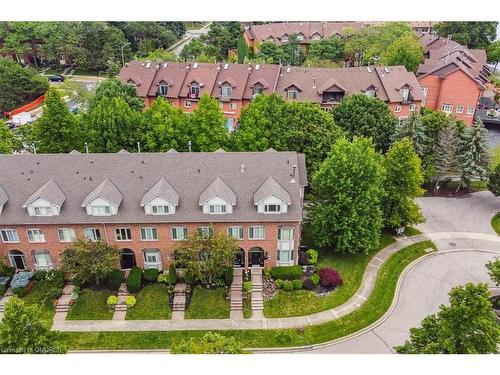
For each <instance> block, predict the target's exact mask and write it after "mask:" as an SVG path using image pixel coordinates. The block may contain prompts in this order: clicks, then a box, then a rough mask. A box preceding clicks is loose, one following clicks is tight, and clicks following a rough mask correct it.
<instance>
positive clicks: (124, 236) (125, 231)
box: [115, 228, 132, 241]
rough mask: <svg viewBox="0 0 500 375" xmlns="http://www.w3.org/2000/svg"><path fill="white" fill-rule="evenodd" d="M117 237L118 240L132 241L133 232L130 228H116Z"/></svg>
mask: <svg viewBox="0 0 500 375" xmlns="http://www.w3.org/2000/svg"><path fill="white" fill-rule="evenodd" d="M115 237H116V240H117V241H131V240H132V233H131V232H130V228H116V229H115Z"/></svg>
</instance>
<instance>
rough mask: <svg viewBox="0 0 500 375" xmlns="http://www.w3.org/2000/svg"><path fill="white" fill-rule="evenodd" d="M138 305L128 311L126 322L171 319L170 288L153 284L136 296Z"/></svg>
mask: <svg viewBox="0 0 500 375" xmlns="http://www.w3.org/2000/svg"><path fill="white" fill-rule="evenodd" d="M134 296H135V298H136V299H137V303H136V304H135V306H134V307H132V308H129V309H128V310H127V315H126V317H125V319H126V320H152V319H170V318H171V317H172V310H171V309H170V306H169V294H168V286H167V285H165V284H151V285H147V286H145V287H144V288H143V289H142V290H141V291H140V292H139V293H136V294H134Z"/></svg>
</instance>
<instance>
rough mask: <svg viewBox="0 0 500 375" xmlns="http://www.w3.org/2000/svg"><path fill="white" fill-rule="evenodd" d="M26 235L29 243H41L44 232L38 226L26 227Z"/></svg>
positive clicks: (43, 239)
mask: <svg viewBox="0 0 500 375" xmlns="http://www.w3.org/2000/svg"><path fill="white" fill-rule="evenodd" d="M26 237H27V238H28V242H30V243H43V242H45V234H44V233H43V230H41V229H39V228H29V229H26Z"/></svg>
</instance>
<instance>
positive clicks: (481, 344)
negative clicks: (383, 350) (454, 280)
mask: <svg viewBox="0 0 500 375" xmlns="http://www.w3.org/2000/svg"><path fill="white" fill-rule="evenodd" d="M449 296H450V306H444V305H441V306H440V308H439V312H438V313H437V314H435V315H429V316H428V317H426V318H425V319H424V320H423V321H422V325H421V327H418V328H412V329H410V340H408V341H406V342H405V344H404V345H402V346H398V347H396V348H395V349H396V351H397V352H398V353H403V354H489V353H498V345H499V344H500V326H499V325H498V323H497V317H496V315H495V313H494V312H493V310H492V308H491V302H490V301H489V299H488V298H489V296H490V293H489V291H488V287H487V285H486V284H478V285H474V284H472V283H467V284H466V285H465V286H460V287H455V288H453V289H452V290H451V292H450V293H449Z"/></svg>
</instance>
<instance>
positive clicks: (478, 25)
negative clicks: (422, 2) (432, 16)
mask: <svg viewBox="0 0 500 375" xmlns="http://www.w3.org/2000/svg"><path fill="white" fill-rule="evenodd" d="M497 25H498V22H496V21H495V22H490V21H488V22H486V21H479V22H471V21H449V22H440V23H438V24H437V25H436V26H434V29H435V30H436V31H437V33H438V34H439V35H440V36H442V37H443V38H448V37H449V36H451V39H453V40H454V41H456V42H458V43H460V44H463V45H466V46H467V47H469V48H486V47H488V45H489V44H490V43H491V42H493V41H494V40H495V38H496V35H497Z"/></svg>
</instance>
